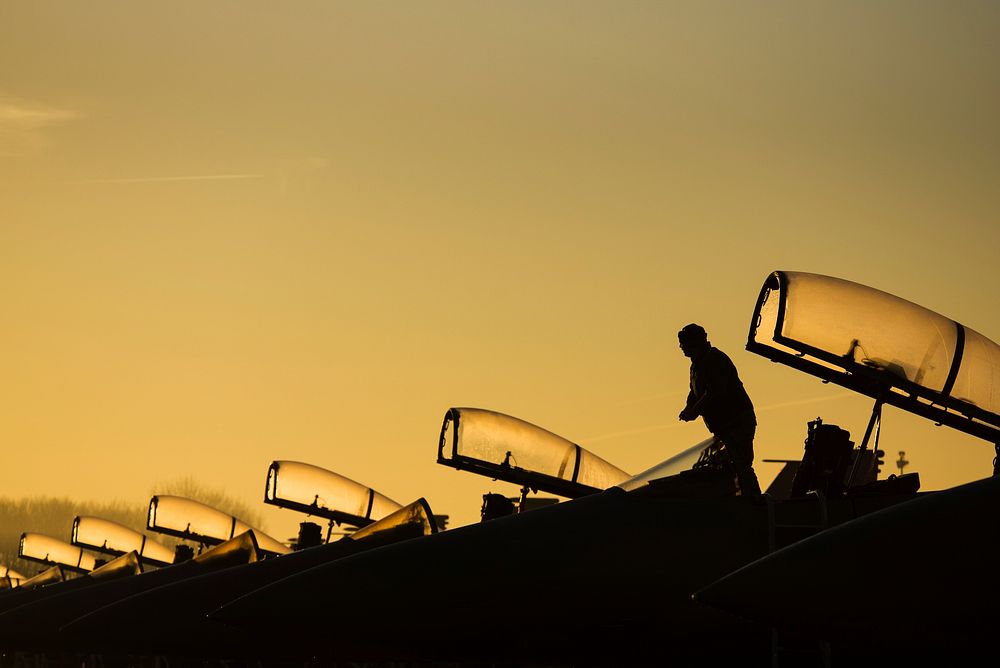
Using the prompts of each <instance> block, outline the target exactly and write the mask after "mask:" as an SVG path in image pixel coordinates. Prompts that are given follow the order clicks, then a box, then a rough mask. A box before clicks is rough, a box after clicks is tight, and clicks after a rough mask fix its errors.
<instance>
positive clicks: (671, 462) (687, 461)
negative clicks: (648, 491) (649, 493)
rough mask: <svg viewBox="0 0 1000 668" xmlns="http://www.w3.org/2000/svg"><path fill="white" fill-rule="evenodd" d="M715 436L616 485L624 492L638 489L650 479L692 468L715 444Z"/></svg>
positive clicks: (657, 478)
mask: <svg viewBox="0 0 1000 668" xmlns="http://www.w3.org/2000/svg"><path fill="white" fill-rule="evenodd" d="M715 442H716V441H715V437H714V436H712V437H710V438H706V439H705V440H704V441H701V442H700V443H695V444H694V445H692V446H691V447H690V448H687V449H685V450H682V451H681V452H679V453H677V454H676V455H674V456H673V457H671V458H670V459H667V460H665V461H662V462H660V463H659V464H657V465H656V466H654V467H652V468H649V469H646V470H645V471H643V472H642V473H639V474H638V475H634V476H632V477H631V478H629V479H628V480H624V481H622V482H620V483H619V484H617V485H615V486H616V487H621V488H622V489H624V490H625V491H626V492H631V491H632V490H634V489H639V488H640V487H642V486H643V485H646V484H647V483H649V481H650V480H659V479H660V478H666V477H668V476H672V475H677V474H678V473H680V472H681V471H688V470H690V469H692V468H694V465H695V464H696V463H697V461H698V459H699V458H700V457H701V455H702V453H704V452H705V451H706V450H708V449H709V448H710V447H712V446H713V445H714V444H715Z"/></svg>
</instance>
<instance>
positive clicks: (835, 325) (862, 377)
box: [747, 271, 1000, 442]
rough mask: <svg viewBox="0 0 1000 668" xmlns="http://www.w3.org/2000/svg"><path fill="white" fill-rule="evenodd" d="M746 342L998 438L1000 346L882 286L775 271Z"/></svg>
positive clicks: (886, 399)
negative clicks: (879, 288)
mask: <svg viewBox="0 0 1000 668" xmlns="http://www.w3.org/2000/svg"><path fill="white" fill-rule="evenodd" d="M747 350H749V351H751V352H755V353H757V354H759V355H763V356H764V357H767V358H769V359H772V360H774V361H776V362H781V363H783V364H787V365H789V366H792V367H795V368H797V369H800V370H802V371H805V372H807V373H811V374H813V375H815V376H818V377H820V378H822V379H823V380H827V381H830V382H834V383H837V384H838V385H842V386H844V387H847V388H850V389H852V390H855V391H857V392H860V393H862V394H866V395H868V396H871V397H873V398H875V399H878V400H881V401H884V402H885V403H888V404H891V405H894V406H897V407H899V408H902V409H903V410H906V411H909V412H911V413H915V414H917V415H921V416H924V417H926V418H929V419H931V420H934V421H935V422H940V423H943V424H947V425H948V426H950V427H954V428H955V429H959V430H961V431H964V432H967V433H969V434H972V435H974V436H978V437H980V438H984V439H987V440H989V441H992V442H1000V346H998V345H997V344H996V343H994V342H993V341H991V340H989V339H988V338H986V337H985V336H983V335H982V334H979V333H978V332H976V331H974V330H972V329H969V328H968V327H965V326H964V325H961V324H959V323H957V322H955V321H954V320H950V319H948V318H946V317H944V316H942V315H939V314H937V313H935V312H933V311H930V310H928V309H926V308H924V307H922V306H918V305H917V304H914V303H912V302H908V301H906V300H905V299H900V298H899V297H896V296H894V295H891V294H888V293H886V292H882V291H881V290H876V289H874V288H869V287H867V286H864V285H860V284H858V283H852V282H850V281H845V280H842V279H839V278H832V277H830V276H821V275H818V274H807V273H802V272H791V271H776V272H774V273H773V274H771V275H770V276H768V278H767V280H766V281H765V283H764V286H763V288H762V289H761V292H760V297H759V298H758V300H757V307H756V309H755V310H754V315H753V319H752V320H751V324H750V333H749V337H748V339H747Z"/></svg>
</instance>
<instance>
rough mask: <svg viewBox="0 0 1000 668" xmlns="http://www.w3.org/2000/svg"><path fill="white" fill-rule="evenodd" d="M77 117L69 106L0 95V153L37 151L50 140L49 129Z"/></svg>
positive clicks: (76, 113)
mask: <svg viewBox="0 0 1000 668" xmlns="http://www.w3.org/2000/svg"><path fill="white" fill-rule="evenodd" d="M80 118H81V115H80V114H79V113H78V112H76V111H73V110H72V109H58V108H55V107H49V106H47V105H43V104H39V103H36V102H25V101H18V100H10V99H6V98H3V97H2V96H0V156H4V157H18V156H24V155H30V154H33V153H36V152H38V151H41V150H42V149H44V148H46V147H47V146H48V145H49V143H50V139H49V136H48V131H49V130H51V129H52V128H54V127H56V126H59V125H64V124H66V123H69V122H71V121H76V120H79V119H80Z"/></svg>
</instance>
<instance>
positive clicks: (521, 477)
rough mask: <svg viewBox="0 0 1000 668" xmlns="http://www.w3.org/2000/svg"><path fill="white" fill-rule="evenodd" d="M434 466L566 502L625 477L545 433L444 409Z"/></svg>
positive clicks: (484, 414) (511, 420) (514, 421)
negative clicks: (530, 490)
mask: <svg viewBox="0 0 1000 668" xmlns="http://www.w3.org/2000/svg"><path fill="white" fill-rule="evenodd" d="M438 463H440V464H445V465H447V466H453V467H455V468H457V469H462V470H466V471H472V472H474V473H479V474H481V475H485V476H488V477H490V478H495V479H499V480H506V481H507V482H512V483H515V484H518V485H524V486H527V487H530V488H532V489H536V490H543V491H546V492H549V493H551V494H558V495H560V496H567V497H570V498H573V497H577V496H583V495H586V494H592V493H594V492H597V491H600V490H603V489H607V488H608V487H611V486H612V485H616V484H618V483H619V482H621V481H623V480H625V479H627V478H628V477H629V476H628V474H627V473H625V472H624V471H622V470H621V469H620V468H618V467H617V466H615V465H613V464H610V463H608V462H607V461H605V460H603V459H601V458H600V457H598V456H597V455H595V454H593V453H591V452H589V451H587V450H585V449H583V448H582V447H580V446H579V445H577V444H576V443H573V442H571V441H568V440H566V439H565V438H563V437H561V436H557V435H556V434H553V433H552V432H550V431H548V430H546V429H542V428H541V427H538V426H536V425H533V424H531V423H530V422H525V421H524V420H521V419H518V418H516V417H511V416H510V415H504V414H503V413H496V412H494V411H490V410H484V409H481V408H452V409H449V410H448V412H447V413H446V414H445V418H444V425H443V426H442V428H441V439H440V441H439V445H438Z"/></svg>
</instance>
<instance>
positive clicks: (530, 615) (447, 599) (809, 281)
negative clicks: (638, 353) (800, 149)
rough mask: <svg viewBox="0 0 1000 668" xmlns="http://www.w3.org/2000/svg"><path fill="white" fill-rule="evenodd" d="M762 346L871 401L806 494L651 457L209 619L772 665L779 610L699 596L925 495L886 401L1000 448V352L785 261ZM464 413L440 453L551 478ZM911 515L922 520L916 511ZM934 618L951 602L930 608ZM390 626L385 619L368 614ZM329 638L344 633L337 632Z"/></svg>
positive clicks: (381, 640)
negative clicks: (624, 475)
mask: <svg viewBox="0 0 1000 668" xmlns="http://www.w3.org/2000/svg"><path fill="white" fill-rule="evenodd" d="M747 348H748V350H750V351H752V352H755V353H758V354H762V355H764V356H765V357H768V358H769V359H772V360H774V361H777V362H781V363H784V364H787V365H789V366H791V367H793V368H796V369H798V370H801V371H805V372H807V373H810V374H812V375H815V376H817V377H819V378H820V379H822V380H824V381H827V382H833V383H836V384H839V385H842V386H844V387H847V388H850V389H852V390H854V391H857V392H859V393H861V394H865V395H867V396H870V397H872V398H873V399H874V400H875V404H874V407H873V411H872V415H871V416H870V419H869V422H868V425H867V427H866V429H865V433H864V435H863V437H862V438H861V439H860V443H859V445H858V447H857V448H853V447H852V446H853V445H854V444H853V442H851V441H850V440H849V439H848V438H847V437H846V436H844V435H843V434H841V432H843V431H844V430H834V429H829V428H828V427H833V425H825V424H821V423H817V424H814V425H813V426H812V428H811V429H810V434H809V436H810V440H808V441H807V442H811V443H812V448H811V449H807V452H806V453H804V461H803V466H802V467H800V473H801V477H800V478H799V479H798V481H797V482H798V484H797V485H793V486H792V487H793V489H795V488H796V487H797V488H798V492H800V493H801V492H805V494H804V495H801V496H795V497H793V498H789V499H787V500H783V499H775V498H767V499H765V501H764V502H763V503H760V504H756V503H752V502H750V501H748V500H746V499H743V498H740V497H738V496H733V495H732V494H733V493H734V490H733V487H732V483H731V479H730V480H727V478H731V476H728V474H727V473H726V472H725V470H724V469H722V470H719V469H715V470H713V466H712V464H711V462H710V459H711V458H709V460H708V461H706V465H704V466H701V467H699V468H696V469H692V470H690V471H684V472H681V473H679V474H675V475H666V476H664V475H662V474H664V473H665V472H666V470H667V469H668V468H669V467H654V468H653V469H651V470H650V471H648V472H647V473H646V474H645V475H640V476H637V477H635V478H633V479H629V480H626V481H623V482H621V481H613V484H614V486H612V487H610V488H609V489H607V490H606V491H604V492H602V493H592V494H589V495H585V496H581V497H579V498H576V499H574V500H571V501H568V502H566V503H562V504H559V505H557V506H552V507H549V508H544V509H540V510H537V511H534V512H531V513H525V514H519V515H513V516H509V517H503V518H499V519H495V520H492V521H489V522H485V523H482V524H479V525H474V526H468V527H462V528H459V529H455V530H452V531H449V532H445V533H441V534H436V535H432V536H428V537H426V538H422V539H418V540H415V541H409V542H406V543H402V544H398V545H390V546H386V547H383V548H380V549H377V550H371V551H369V552H366V553H364V554H360V555H356V556H354V557H351V558H349V559H344V560H339V561H336V562H333V563H330V564H327V565H323V566H318V567H316V568H313V569H311V570H309V571H305V572H302V573H299V574H297V575H293V576H291V577H288V578H286V579H284V580H282V581H279V582H276V583H273V584H271V585H268V586H266V587H264V588H262V589H260V590H258V591H256V592H253V593H251V594H248V595H246V596H244V597H242V598H240V599H237V600H235V601H233V602H231V603H229V604H227V605H225V606H223V607H222V608H221V609H220V610H218V611H216V612H215V613H213V614H212V615H210V617H211V618H212V619H215V620H218V621H221V622H225V623H227V624H233V625H238V626H240V627H241V628H244V629H246V630H249V631H253V632H255V633H257V634H260V635H265V634H274V635H277V636H281V637H294V638H299V639H302V640H303V641H305V640H306V639H308V638H309V637H317V636H315V635H313V634H316V633H323V632H324V631H325V632H326V634H327V636H324V642H322V643H314V644H313V645H312V648H313V650H314V651H315V653H316V654H317V655H319V656H325V657H328V658H336V659H339V660H349V659H369V660H371V659H386V660H423V659H430V660H455V661H490V660H517V661H538V662H550V663H554V664H574V663H588V662H598V663H600V662H602V661H603V662H615V663H622V662H630V661H633V662H645V663H650V662H666V661H669V660H671V659H689V660H690V659H697V660H704V659H718V658H726V657H729V658H747V657H757V658H759V659H761V660H766V659H768V658H769V657H770V656H771V655H772V652H773V651H774V649H775V646H774V635H773V634H772V628H771V627H770V626H769V623H770V622H769V621H759V620H755V619H746V618H743V617H740V616H737V615H734V614H731V613H728V612H726V611H724V610H720V609H717V608H714V607H710V606H708V605H705V604H703V603H701V602H698V601H693V600H692V594H693V593H694V592H696V591H698V590H700V589H703V588H705V587H707V586H708V585H710V584H711V583H712V582H714V581H716V580H718V579H719V578H721V577H723V576H724V575H726V574H728V573H732V572H733V571H736V570H737V569H739V568H741V567H742V566H745V565H746V564H748V563H750V562H753V561H756V560H758V559H761V558H762V557H765V556H766V555H768V554H771V553H775V552H776V550H778V549H780V548H781V547H782V546H783V545H785V544H791V543H794V542H796V541H798V540H801V539H802V538H803V537H806V536H808V535H809V534H814V535H817V540H818V539H819V538H821V537H822V538H827V534H826V532H827V531H830V527H835V526H838V525H843V527H842V532H843V534H842V535H848V536H850V535H851V534H850V533H849V532H850V531H852V530H853V529H852V526H857V527H859V528H860V527H862V526H864V525H862V524H861V522H862V521H863V520H862V519H858V518H864V516H865V515H868V514H870V513H874V512H876V511H879V510H882V509H885V508H891V507H893V506H896V505H897V504H903V503H905V502H910V503H913V504H915V503H916V502H915V501H914V499H915V498H916V494H917V492H916V487H917V485H918V480H917V478H916V477H912V476H911V477H909V478H906V479H902V478H901V479H893V480H876V479H874V478H875V474H876V473H877V471H876V470H875V466H874V464H875V462H876V461H877V460H876V458H875V457H874V456H873V450H874V449H875V443H874V441H873V436H874V438H875V439H877V438H878V436H879V432H880V429H879V426H880V419H881V410H882V407H883V405H892V406H896V407H899V408H901V409H903V410H907V411H910V412H912V413H914V414H917V415H921V416H923V417H926V418H929V419H931V420H933V421H934V422H936V423H940V424H945V425H948V426H951V427H953V428H956V429H960V430H962V431H964V432H967V433H970V434H973V435H975V436H979V437H980V438H983V439H985V440H987V441H988V442H990V443H991V444H992V443H996V442H998V441H1000V415H998V414H1000V391H998V390H1000V347H998V346H997V345H996V344H995V343H993V342H992V341H990V340H988V339H987V338H985V337H984V336H982V335H980V334H978V333H976V332H974V331H973V330H971V329H969V328H966V327H963V326H962V325H960V324H958V323H955V322H954V321H951V320H948V319H947V318H944V317H943V316H939V315H937V314H935V313H932V312H930V311H928V310H926V309H923V308H922V307H919V306H917V305H916V304H912V303H910V302H907V301H905V300H902V299H899V298H898V297H894V296H892V295H889V294H887V293H884V292H881V291H878V290H874V289H872V288H868V287H866V286H862V285H859V284H856V283H851V282H849V281H844V280H841V279H836V278H831V277H826V276H819V275H814V274H805V273H798V272H775V273H774V274H772V275H770V276H768V278H767V280H766V281H765V284H764V287H763V288H762V290H761V295H760V298H759V299H758V301H757V304H756V308H755V310H754V313H753V316H752V318H751V326H750V332H749V336H748V343H747ZM463 411H464V409H462V410H459V411H458V412H457V418H458V419H455V418H456V413H455V412H454V411H449V413H448V415H447V416H446V419H445V423H444V427H443V429H442V435H441V439H440V441H439V448H438V453H439V455H438V456H439V460H441V459H442V458H444V459H455V460H457V457H456V454H457V455H458V456H463V453H469V452H474V451H476V450H477V449H478V450H482V451H488V452H491V453H492V455H491V456H489V457H483V458H482V459H483V460H488V461H489V462H490V466H489V467H487V468H486V469H485V470H484V472H485V473H486V474H488V475H492V476H493V477H502V476H504V475H508V474H509V475H510V477H505V478H504V479H511V480H515V481H518V482H522V483H523V484H525V486H529V485H530V483H531V482H532V481H534V482H537V481H538V479H537V478H534V479H533V480H532V479H528V478H527V477H524V478H517V476H516V475H515V474H516V469H517V468H526V467H523V466H522V461H523V459H522V458H527V455H524V454H522V455H521V456H520V457H519V456H518V453H519V452H521V451H522V450H524V451H525V452H530V451H531V447H530V446H529V447H527V448H523V449H522V448H514V447H511V446H510V445H508V443H510V442H513V443H518V442H519V439H518V435H519V434H520V433H521V429H520V425H516V424H512V425H507V426H504V425H502V424H500V425H498V424H496V422H497V420H494V421H493V422H494V424H493V425H492V427H491V428H486V427H485V426H484V427H483V428H482V429H476V428H474V427H475V425H473V424H471V422H472V421H469V422H466V425H465V427H466V428H465V429H463V428H462V421H463V419H464V417H465V416H466V415H465V414H464V413H463ZM473 415H474V414H473V413H471V412H470V413H468V416H469V417H472V416H473ZM482 424H483V425H486V424H487V421H486V420H484V421H483V422H482ZM525 440H530V439H525ZM547 450H548V449H547ZM703 450H704V449H703ZM570 452H571V454H569V455H568V456H567V455H566V449H565V448H564V449H563V450H562V451H559V455H560V456H555V457H549V456H548V454H549V452H547V453H546V455H545V457H543V460H544V462H545V464H544V465H543V466H539V468H540V469H543V470H544V471H545V472H546V473H545V475H546V476H548V477H549V478H553V479H557V480H559V481H566V480H569V481H571V482H572V481H574V480H579V478H580V475H581V471H582V469H581V470H577V463H579V464H580V465H581V466H582V464H583V460H582V459H580V458H579V457H575V458H574V456H573V454H572V452H575V449H573V450H571V451H570ZM806 455H808V456H806ZM699 457H700V455H699ZM472 459H480V458H479V457H473V458H472ZM807 459H811V461H809V462H807V461H806V460H807ZM806 464H810V465H809V466H806ZM476 465H477V463H476V462H475V461H472V462H470V468H472V467H473V466H476ZM921 501H922V499H921ZM907 508H909V509H910V510H908V511H906V512H911V511H912V512H914V513H917V514H918V515H919V514H920V513H921V507H920V506H912V505H909V504H907ZM899 511H900V512H901V513H902V512H904V511H903V506H899ZM885 513H886V514H888V513H889V511H885ZM873 521H874V519H873ZM855 522H857V523H858V524H854V523H855ZM927 526H930V523H928V524H927ZM859 530H860V529H859ZM829 538H830V540H833V539H834V538H835V534H833V533H832V532H831V533H830V534H829ZM804 548H805V544H803V549H804ZM914 558H917V559H919V555H914ZM761 563H764V562H761ZM751 589H752V588H751ZM333 591H336V593H337V599H338V601H339V603H340V604H339V605H338V606H336V607H334V608H332V609H322V613H320V607H319V606H318V605H310V604H309V603H305V604H301V603H300V605H299V606H298V607H296V608H294V609H291V610H290V609H289V607H288V603H289V602H290V601H300V602H301V601H309V600H310V598H309V597H310V596H315V593H316V592H333ZM756 595H757V596H761V597H763V596H766V595H767V594H766V590H765V589H763V588H760V589H758V590H757V591H756ZM313 600H315V599H313ZM741 609H743V608H741ZM747 609H749V608H747ZM387 610H391V611H392V617H391V618H386V617H385V615H384V613H385V611H387ZM929 614H931V615H932V618H933V619H940V618H941V617H942V616H943V615H946V614H949V613H948V611H946V610H940V609H935V608H934V607H933V606H932V607H931V608H930V613H929ZM376 618H380V619H384V620H385V623H384V624H380V625H377V626H375V625H372V624H370V623H369V621H370V620H372V619H376ZM330 629H334V630H335V632H336V638H337V643H336V644H334V643H330V642H328V641H327V637H328V634H329V632H330ZM442 630H444V631H445V632H446V633H445V634H444V635H442V633H441V632H442ZM430 638H438V639H439V641H438V642H429V641H428V639H430Z"/></svg>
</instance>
